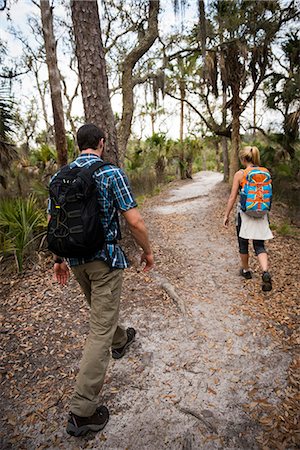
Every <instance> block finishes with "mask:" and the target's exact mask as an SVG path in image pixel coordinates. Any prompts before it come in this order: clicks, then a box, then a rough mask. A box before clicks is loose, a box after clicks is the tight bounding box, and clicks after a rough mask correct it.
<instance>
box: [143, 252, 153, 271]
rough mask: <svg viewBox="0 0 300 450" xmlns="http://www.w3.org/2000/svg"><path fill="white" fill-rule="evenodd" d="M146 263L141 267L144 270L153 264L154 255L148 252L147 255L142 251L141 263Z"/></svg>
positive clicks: (147, 269) (150, 267) (149, 268)
mask: <svg viewBox="0 0 300 450" xmlns="http://www.w3.org/2000/svg"><path fill="white" fill-rule="evenodd" d="M144 262H145V263H146V265H145V267H144V268H143V271H144V272H148V271H149V270H151V269H152V268H153V266H154V257H153V253H150V254H148V255H146V253H145V252H144V253H142V256H141V264H142V263H144Z"/></svg>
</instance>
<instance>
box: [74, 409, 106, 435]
mask: <svg viewBox="0 0 300 450" xmlns="http://www.w3.org/2000/svg"><path fill="white" fill-rule="evenodd" d="M108 419H109V412H108V409H107V408H106V406H99V407H98V408H97V409H96V411H95V412H94V414H93V415H92V416H89V417H80V416H76V414H73V413H72V412H70V415H69V420H68V424H67V428H66V431H67V433H68V434H70V435H71V436H75V437H79V436H84V435H85V434H87V433H88V432H89V431H100V430H103V428H104V427H105V425H106V424H107V422H108Z"/></svg>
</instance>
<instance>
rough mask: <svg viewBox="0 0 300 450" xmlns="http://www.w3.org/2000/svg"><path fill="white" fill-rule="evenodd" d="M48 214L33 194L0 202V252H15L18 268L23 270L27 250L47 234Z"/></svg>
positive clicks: (4, 253)
mask: <svg viewBox="0 0 300 450" xmlns="http://www.w3.org/2000/svg"><path fill="white" fill-rule="evenodd" d="M46 224H47V221H46V215H45V214H44V212H43V211H42V210H40V209H39V208H38V206H37V201H36V199H35V198H34V196H33V195H30V196H29V197H28V198H26V199H23V198H15V199H5V200H1V202H0V236H1V237H0V244H1V248H0V252H1V253H2V254H3V255H6V254H14V256H15V260H16V264H17V269H18V271H19V272H22V270H23V260H24V255H25V251H29V250H30V248H31V246H32V244H33V242H34V241H36V239H38V238H39V237H41V236H42V235H43V234H45V228H46Z"/></svg>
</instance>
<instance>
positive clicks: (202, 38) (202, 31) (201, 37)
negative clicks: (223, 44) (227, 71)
mask: <svg viewBox="0 0 300 450" xmlns="http://www.w3.org/2000/svg"><path fill="white" fill-rule="evenodd" d="M198 8H199V28H198V42H200V43H201V55H202V59H203V79H204V80H205V79H206V17H205V5H204V0H199V3H198Z"/></svg>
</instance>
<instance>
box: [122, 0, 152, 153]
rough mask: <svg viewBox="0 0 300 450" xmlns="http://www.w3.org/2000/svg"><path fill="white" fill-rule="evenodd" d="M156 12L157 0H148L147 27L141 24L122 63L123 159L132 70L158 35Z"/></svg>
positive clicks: (130, 108)
mask: <svg viewBox="0 0 300 450" xmlns="http://www.w3.org/2000/svg"><path fill="white" fill-rule="evenodd" d="M158 12H159V0H149V13H148V18H147V23H148V27H147V29H146V30H144V26H143V24H141V27H142V28H141V29H140V30H139V33H138V42H137V44H136V46H135V47H134V48H133V49H132V50H131V51H130V52H129V53H128V54H127V55H126V56H125V58H124V60H123V63H122V83H121V84H122V97H123V110H122V119H121V123H120V128H119V133H118V137H119V147H120V155H121V159H122V160H123V159H124V157H125V153H126V147H127V143H128V139H129V137H130V132H131V123H132V117H133V111H134V93H133V89H134V86H135V80H134V76H133V70H134V67H135V65H136V64H137V62H138V61H139V60H140V59H141V58H142V56H143V55H145V53H146V52H147V51H148V50H149V49H150V47H151V46H152V45H153V44H154V42H155V40H156V39H157V37H158Z"/></svg>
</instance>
